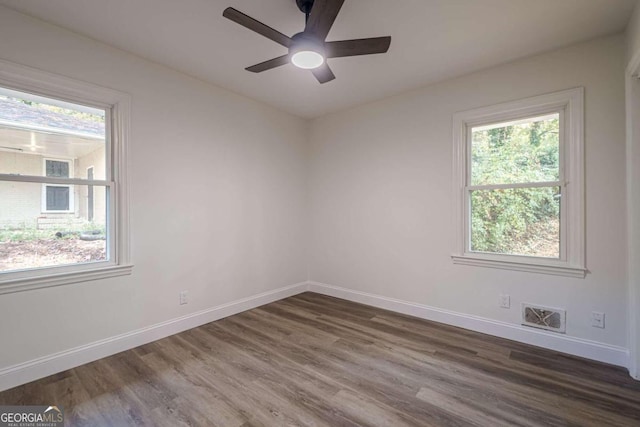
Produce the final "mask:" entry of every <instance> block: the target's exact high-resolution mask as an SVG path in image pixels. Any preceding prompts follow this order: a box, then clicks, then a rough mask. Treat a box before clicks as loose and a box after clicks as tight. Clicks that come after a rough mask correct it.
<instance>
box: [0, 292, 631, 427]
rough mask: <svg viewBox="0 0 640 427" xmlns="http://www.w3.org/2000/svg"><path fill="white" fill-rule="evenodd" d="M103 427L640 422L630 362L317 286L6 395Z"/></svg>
mask: <svg viewBox="0 0 640 427" xmlns="http://www.w3.org/2000/svg"><path fill="white" fill-rule="evenodd" d="M0 404H2V405H21V404H44V405H53V404H56V405H59V406H63V407H64V410H65V415H66V418H67V424H68V425H74V426H75V425H91V426H102V425H111V426H127V425H149V426H180V425H195V426H210V425H215V426H258V425H275V426H280V425H292V426H298V425H309V426H355V425H371V426H393V427H395V426H406V425H412V426H431V425H433V426H458V425H479V426H511V425H517V426H556V425H558V426H567V425H570V426H640V382H635V381H633V380H632V379H631V378H630V377H629V376H628V373H627V372H626V371H625V370H624V369H621V368H617V367H613V366H609V365H605V364H601V363H596V362H590V361H586V360H583V359H580V358H576V357H571V356H566V355H563V354H559V353H555V352H552V351H546V350H542V349H539V348H536V347H531V346H527V345H524V344H519V343H514V342H512V341H507V340H503V339H499V338H495V337H491V336H487V335H483V334H478V333H475V332H470V331H466V330H463V329H458V328H454V327H450V326H445V325H441V324H437V323H433V322H428V321H424V320H420V319H416V318H412V317H408V316H403V315H399V314H395V313H391V312H387V311H384V310H379V309H376V308H372V307H368V306H364V305H359V304H354V303H351V302H347V301H342V300H339V299H335V298H329V297H325V296H320V295H317V294H312V293H305V294H302V295H298V296H295V297H292V298H288V299H286V300H283V301H279V302H276V303H273V304H269V305H267V306H264V307H261V308H258V309H254V310H251V311H247V312H245V313H242V314H239V315H236V316H232V317H229V318H226V319H224V320H220V321H218V322H214V323H210V324H207V325H204V326H201V327H199V328H196V329H192V330H190V331H187V332H183V333H181V334H178V335H174V336H172V337H169V338H165V339H163V340H160V341H156V342H154V343H151V344H148V345H145V346H142V347H138V348H136V349H133V350H130V351H126V352H123V353H120V354H117V355H115V356H111V357H109V358H106V359H102V360H99V361H96V362H93V363H90V364H88V365H84V366H81V367H78V368H75V369H72V370H69V371H66V372H63V373H60V374H57V375H53V376H51V377H48V378H45V379H42V380H39V381H36V382H33V383H30V384H26V385H24V386H21V387H17V388H15V389H12V390H8V391H5V392H3V393H0Z"/></svg>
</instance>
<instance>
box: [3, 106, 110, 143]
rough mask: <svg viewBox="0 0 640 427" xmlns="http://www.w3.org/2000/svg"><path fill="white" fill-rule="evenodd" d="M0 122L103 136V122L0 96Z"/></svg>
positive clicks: (16, 125)
mask: <svg viewBox="0 0 640 427" xmlns="http://www.w3.org/2000/svg"><path fill="white" fill-rule="evenodd" d="M0 122H2V123H4V124H11V125H12V126H15V127H24V128H33V127H34V126H35V127H38V128H46V129H50V130H52V131H57V132H61V133H70V134H82V135H87V136H94V137H100V138H104V135H105V130H104V129H105V128H104V123H98V122H93V121H89V120H82V119H80V118H78V117H73V116H69V115H66V114H62V113H57V112H55V111H49V110H46V109H44V108H38V107H36V106H32V105H27V104H25V103H23V102H20V101H14V100H11V99H3V98H0ZM7 122H8V123H7Z"/></svg>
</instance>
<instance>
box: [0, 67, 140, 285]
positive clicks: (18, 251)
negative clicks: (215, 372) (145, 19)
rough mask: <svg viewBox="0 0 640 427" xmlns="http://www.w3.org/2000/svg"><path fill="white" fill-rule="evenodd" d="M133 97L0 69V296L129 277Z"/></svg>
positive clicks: (23, 69)
mask: <svg viewBox="0 0 640 427" xmlns="http://www.w3.org/2000/svg"><path fill="white" fill-rule="evenodd" d="M128 111H129V97H128V96H127V95H125V94H122V93H119V92H116V91H112V90H109V89H104V88H101V87H98V86H93V85H90V84H87V83H81V82H76V81H74V80H70V79H67V78H64V77H61V76H56V75H52V74H48V73H44V72H41V71H37V70H33V69H30V68H26V67H22V66H19V65H15V64H11V63H8V62H5V61H0V294H2V293H9V292H17V291H24V290H28V289H34V288H40V287H46V286H57V285H63V284H67V283H75V282H80V281H87V280H94V279H101V278H106V277H114V276H119V275H124V274H130V272H131V268H132V266H131V265H130V262H129V243H128V242H129V239H128V198H127V194H128V192H127V185H126V184H127V182H126V178H127V176H126V170H127V169H126V150H125V148H126V139H127V129H128Z"/></svg>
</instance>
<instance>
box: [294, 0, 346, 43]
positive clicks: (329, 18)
mask: <svg viewBox="0 0 640 427" xmlns="http://www.w3.org/2000/svg"><path fill="white" fill-rule="evenodd" d="M343 4H344V0H315V2H314V3H313V7H312V8H311V14H310V15H309V20H308V21H307V26H306V27H305V29H304V32H305V33H308V34H309V33H310V34H313V35H315V36H316V37H318V38H319V39H321V40H324V39H326V38H327V35H328V34H329V30H331V26H333V23H334V21H335V20H336V18H337V17H338V13H339V12H340V9H341V8H342V5H343Z"/></svg>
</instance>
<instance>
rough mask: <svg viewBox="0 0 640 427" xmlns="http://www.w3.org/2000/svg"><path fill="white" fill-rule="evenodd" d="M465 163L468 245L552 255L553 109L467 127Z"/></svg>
mask: <svg viewBox="0 0 640 427" xmlns="http://www.w3.org/2000/svg"><path fill="white" fill-rule="evenodd" d="M470 166H471V177H470V181H471V182H470V185H471V186H473V187H474V189H473V190H472V191H471V194H470V198H471V250H472V251H475V252H489V253H497V254H513V255H527V256H538V257H548V258H558V257H559V256H560V187H559V186H558V184H557V183H558V181H560V117H559V115H558V114H555V115H551V116H545V117H537V118H531V119H528V120H522V121H518V122H512V123H504V124H498V125H494V126H484V127H476V128H473V129H472V142H471V165H470ZM532 183H534V184H541V183H549V186H536V187H529V188H527V187H525V188H509V185H513V184H532ZM495 185H503V186H504V187H506V188H499V189H496V188H492V187H491V186H495ZM485 186H486V188H485Z"/></svg>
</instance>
